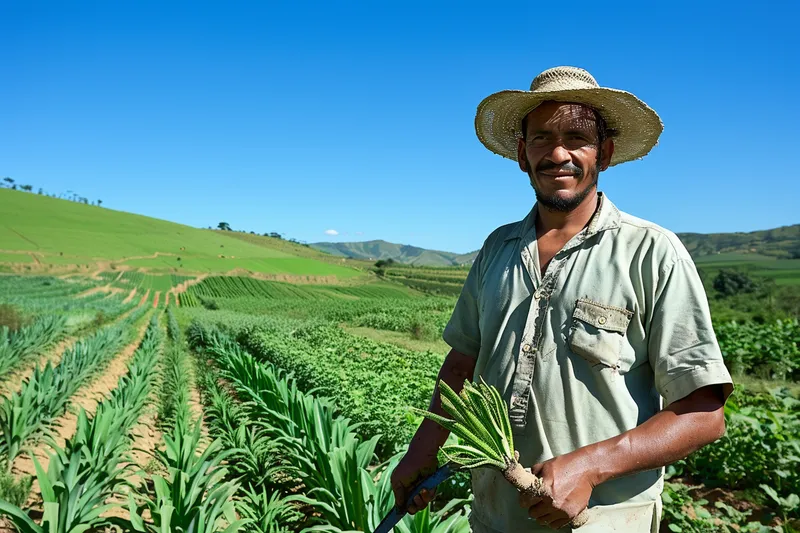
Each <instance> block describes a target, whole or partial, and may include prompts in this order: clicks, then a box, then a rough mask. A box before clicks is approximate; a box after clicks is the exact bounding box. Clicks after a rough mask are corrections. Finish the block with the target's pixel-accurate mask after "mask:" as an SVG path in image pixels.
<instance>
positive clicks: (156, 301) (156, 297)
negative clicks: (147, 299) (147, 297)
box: [153, 291, 161, 309]
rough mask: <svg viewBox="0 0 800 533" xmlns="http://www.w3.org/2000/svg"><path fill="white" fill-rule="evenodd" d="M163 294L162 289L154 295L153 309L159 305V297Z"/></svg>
mask: <svg viewBox="0 0 800 533" xmlns="http://www.w3.org/2000/svg"><path fill="white" fill-rule="evenodd" d="M160 296H161V291H156V295H155V296H154V297H153V309H155V308H156V307H158V298H159V297H160Z"/></svg>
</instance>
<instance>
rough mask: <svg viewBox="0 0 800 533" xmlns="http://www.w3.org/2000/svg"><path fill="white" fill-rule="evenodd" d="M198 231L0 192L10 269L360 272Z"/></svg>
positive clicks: (2, 239) (1, 240)
mask: <svg viewBox="0 0 800 533" xmlns="http://www.w3.org/2000/svg"><path fill="white" fill-rule="evenodd" d="M293 246H295V248H292V247H291V246H286V245H281V246H280V247H272V248H271V247H269V246H264V245H259V244H254V243H252V242H247V241H245V240H241V239H237V238H232V237H231V236H230V235H229V234H228V232H221V231H212V230H204V229H198V228H192V227H189V226H184V225H182V224H176V223H174V222H168V221H165V220H158V219H155V218H150V217H145V216H141V215H134V214H131V213H123V212H120V211H114V210H111V209H106V208H103V207H95V206H90V205H84V204H79V203H76V202H70V201H67V200H59V199H55V198H50V197H47V196H39V195H36V194H31V193H26V192H21V191H13V190H8V189H0V266H2V268H3V269H4V270H12V271H20V272H24V271H47V272H72V271H92V270H114V269H124V268H141V269H147V270H148V271H152V272H163V273H175V274H202V273H211V272H217V273H223V272H230V271H240V272H243V273H257V274H268V275H276V276H287V277H292V276H313V277H328V276H336V277H337V278H350V277H353V276H358V275H359V274H360V272H359V271H358V270H356V269H353V268H350V267H348V266H345V265H336V264H332V263H330V262H323V261H319V260H316V259H314V258H312V257H308V256H302V255H299V254H297V253H293V252H295V251H296V250H297V249H299V248H303V247H301V246H299V245H293Z"/></svg>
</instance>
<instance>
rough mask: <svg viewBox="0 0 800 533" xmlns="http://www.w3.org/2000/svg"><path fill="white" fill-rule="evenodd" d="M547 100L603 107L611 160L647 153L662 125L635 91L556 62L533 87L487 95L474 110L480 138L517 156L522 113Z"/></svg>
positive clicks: (497, 150)
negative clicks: (607, 84) (601, 81)
mask: <svg viewBox="0 0 800 533" xmlns="http://www.w3.org/2000/svg"><path fill="white" fill-rule="evenodd" d="M547 100H555V101H557V102H571V103H576V104H585V105H588V106H590V107H592V108H594V109H595V110H596V111H597V112H598V113H600V115H601V116H602V117H603V119H604V120H605V121H606V124H607V125H608V128H609V129H610V130H612V131H613V132H614V133H613V137H614V155H613V157H612V158H611V165H617V164H619V163H624V162H626V161H632V160H634V159H639V158H642V157H644V156H645V155H647V153H648V152H649V151H650V149H651V148H653V146H655V145H656V142H658V136H659V135H661V131H662V130H663V129H664V125H663V124H662V123H661V119H660V118H659V117H658V115H657V114H656V112H655V111H653V110H652V109H650V108H649V107H647V104H645V103H644V102H642V101H641V100H639V99H638V98H636V97H635V96H634V95H632V94H631V93H628V92H625V91H620V90H618V89H609V88H607V87H600V86H599V85H598V84H597V82H596V81H595V79H594V78H593V77H592V75H591V74H589V73H588V72H586V71H585V70H583V69H580V68H576V67H555V68H551V69H549V70H545V71H544V72H542V73H541V74H539V75H538V76H536V77H535V78H534V79H533V82H532V83H531V90H530V91H500V92H499V93H495V94H493V95H491V96H488V97H486V98H485V99H484V100H483V101H482V102H481V103H480V105H478V112H477V114H476V115H475V131H476V133H477V134H478V138H479V139H480V140H481V142H482V143H483V144H484V146H486V148H488V149H489V150H491V151H492V152H494V153H496V154H499V155H502V156H503V157H507V158H508V159H513V160H514V161H516V160H517V139H519V138H521V137H522V119H523V118H524V117H525V116H526V115H527V114H528V113H530V112H531V111H532V110H533V109H534V108H535V107H536V106H538V105H539V104H541V103H542V102H544V101H547Z"/></svg>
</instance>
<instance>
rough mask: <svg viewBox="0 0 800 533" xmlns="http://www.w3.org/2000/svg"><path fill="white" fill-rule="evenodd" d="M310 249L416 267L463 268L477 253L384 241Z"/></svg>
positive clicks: (323, 244)
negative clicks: (389, 260) (447, 250)
mask: <svg viewBox="0 0 800 533" xmlns="http://www.w3.org/2000/svg"><path fill="white" fill-rule="evenodd" d="M310 246H311V247H312V248H316V249H317V250H321V251H324V252H327V253H329V254H333V255H338V256H342V257H349V258H352V259H361V260H364V261H373V262H374V261H377V260H379V259H393V260H395V261H397V262H399V263H404V264H408V265H416V266H436V267H447V266H463V265H469V264H472V261H473V260H474V259H475V255H476V254H477V253H478V252H477V251H475V252H471V253H468V254H456V253H453V252H442V251H438V250H426V249H425V248H419V247H417V246H410V245H407V244H395V243H391V242H386V241H380V240H378V241H364V242H336V243H334V242H317V243H313V244H311V245H310Z"/></svg>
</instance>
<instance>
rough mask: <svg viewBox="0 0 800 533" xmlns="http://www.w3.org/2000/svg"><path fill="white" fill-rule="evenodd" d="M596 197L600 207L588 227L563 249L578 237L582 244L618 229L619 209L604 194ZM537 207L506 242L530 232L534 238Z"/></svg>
mask: <svg viewBox="0 0 800 533" xmlns="http://www.w3.org/2000/svg"><path fill="white" fill-rule="evenodd" d="M597 196H598V198H599V202H600V207H599V208H598V209H597V211H595V213H594V214H593V215H592V218H591V220H589V224H588V226H586V227H585V228H583V230H581V231H580V232H579V233H578V235H575V237H573V238H572V239H571V240H570V242H569V243H567V246H566V247H565V248H567V247H572V246H571V245H572V243H573V241H575V239H576V238H578V237H579V236H580V239H579V241H580V242H583V241H585V240H586V239H588V238H589V237H591V236H592V235H595V234H597V233H600V232H601V231H605V230H608V229H614V228H618V227H619V225H620V220H621V218H622V217H621V214H620V212H619V209H617V206H615V205H614V204H613V203H611V200H609V199H608V197H607V196H606V195H605V194H604V193H602V192H599V191H598V193H597ZM538 206H539V202H536V203H535V204H533V208H532V209H531V211H530V213H528V215H527V216H526V217H525V218H524V219H522V220H521V221H520V222H519V223H518V224H517V230H516V231H512V232H511V234H509V236H508V237H506V238H505V240H506V241H510V240H512V239H521V238H523V237H524V236H525V235H527V234H528V233H529V232H530V231H532V230H533V239H535V238H536V231H535V229H536V213H537V210H538ZM575 244H579V243H575Z"/></svg>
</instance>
